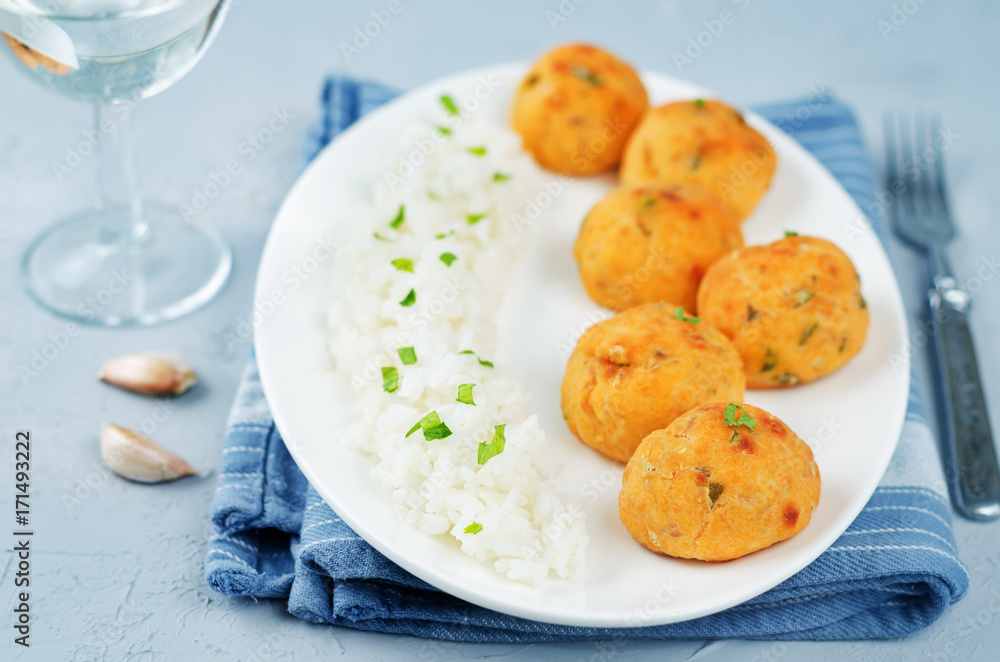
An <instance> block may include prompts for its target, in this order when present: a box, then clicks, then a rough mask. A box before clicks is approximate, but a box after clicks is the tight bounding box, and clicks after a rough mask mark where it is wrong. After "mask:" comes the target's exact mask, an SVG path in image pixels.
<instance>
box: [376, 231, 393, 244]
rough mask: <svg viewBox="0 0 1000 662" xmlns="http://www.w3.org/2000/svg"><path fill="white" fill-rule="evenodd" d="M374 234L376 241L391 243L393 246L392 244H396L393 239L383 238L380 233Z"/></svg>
mask: <svg viewBox="0 0 1000 662" xmlns="http://www.w3.org/2000/svg"><path fill="white" fill-rule="evenodd" d="M372 234H373V235H375V238H376V239H378V240H379V241H387V242H389V243H390V244H391V243H394V242H393V241H392V239H389V238H388V237H383V236H382V235H380V234H379V233H378V232H373V233H372Z"/></svg>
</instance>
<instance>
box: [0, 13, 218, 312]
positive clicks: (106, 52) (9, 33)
mask: <svg viewBox="0 0 1000 662" xmlns="http://www.w3.org/2000/svg"><path fill="white" fill-rule="evenodd" d="M228 1H229V0H221V1H220V0H0V37H2V39H0V50H3V51H6V52H7V53H8V55H10V56H11V57H12V59H13V61H14V63H15V64H16V66H17V68H19V69H21V70H22V71H25V72H27V73H29V74H30V75H31V76H32V77H33V78H34V79H35V80H37V81H38V82H40V83H41V84H42V85H44V86H45V87H48V88H50V89H52V90H55V91H57V92H60V93H62V94H65V95H66V96H69V97H71V98H74V99H78V100H80V101H87V102H92V103H95V104H96V113H95V126H94V129H93V131H92V132H88V133H87V137H86V140H84V141H82V142H80V143H78V144H76V145H75V146H74V150H73V153H74V154H75V155H76V156H77V157H79V158H78V159H77V160H78V161H82V160H83V158H85V157H87V156H88V155H89V153H90V152H91V151H93V152H94V153H96V154H97V155H98V156H97V158H98V170H99V176H98V179H99V189H100V200H101V202H100V204H99V205H98V206H97V207H96V208H94V209H88V210H86V211H83V212H80V213H78V214H75V215H73V216H71V217H69V218H66V219H63V220H61V221H59V222H57V223H55V224H53V225H52V226H50V227H49V228H47V229H46V230H45V231H44V232H42V234H41V235H39V236H38V237H36V238H35V239H34V241H33V242H32V243H31V245H30V246H29V248H28V250H27V253H26V254H25V256H24V259H23V262H22V265H21V276H22V280H23V282H24V285H25V289H26V290H27V291H28V293H29V294H30V295H31V296H32V297H33V298H34V299H35V300H36V301H37V302H38V303H40V304H41V305H42V306H44V307H45V308H47V309H49V310H51V311H52V312H54V313H57V314H59V315H62V316H64V317H68V318H71V319H74V320H78V321H83V322H87V323H91V324H99V325H104V326H120V325H126V324H155V323H158V322H162V321H164V320H169V319H174V318H176V317H179V316H181V315H184V314H186V313H189V312H191V311H193V310H195V309H197V308H199V307H200V306H202V305H203V304H205V303H206V302H207V301H209V300H210V299H211V298H212V297H213V296H214V295H215V294H216V293H217V292H218V291H219V289H220V288H221V287H222V286H223V285H224V284H225V282H226V279H227V278H228V276H229V272H230V268H231V266H232V251H231V250H230V248H229V245H228V243H227V242H226V241H225V239H224V238H223V237H222V235H221V234H220V233H219V232H218V231H217V230H216V229H214V228H212V227H211V226H209V225H206V224H204V223H202V222H199V221H198V220H197V218H184V216H185V214H182V211H181V210H182V209H183V208H182V207H181V206H178V205H167V204H163V203H155V202H148V201H144V200H143V197H142V195H141V192H140V189H139V183H138V181H137V178H136V170H135V166H134V160H133V139H132V136H133V132H132V110H133V109H134V107H135V104H136V102H137V101H138V100H140V99H143V98H146V97H148V96H151V95H153V94H156V93H157V92H159V91H160V90H163V89H165V88H167V87H168V86H170V85H171V84H172V83H173V82H174V81H176V80H178V79H179V78H180V77H181V76H183V75H184V74H185V73H187V72H188V70H190V69H191V67H193V66H194V64H195V63H196V62H197V61H198V59H199V58H200V56H201V54H202V53H204V51H205V49H206V48H207V47H208V45H209V44H210V43H211V41H212V39H213V38H214V37H215V34H216V33H217V32H218V29H219V27H220V26H221V24H222V19H223V17H224V15H225V13H226V9H227V6H228ZM70 160H71V157H67V162H69V161H70ZM60 165H61V166H63V167H64V168H65V169H66V170H67V171H69V170H70V168H71V167H73V164H71V163H61V164H56V165H55V166H54V167H55V169H56V170H57V171H58V170H59V166H60ZM76 165H78V163H77V164H76ZM59 174H60V173H59V172H56V175H57V176H59Z"/></svg>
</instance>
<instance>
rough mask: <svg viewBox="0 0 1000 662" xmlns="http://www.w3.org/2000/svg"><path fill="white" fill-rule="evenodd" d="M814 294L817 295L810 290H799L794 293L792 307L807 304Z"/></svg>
mask: <svg viewBox="0 0 1000 662" xmlns="http://www.w3.org/2000/svg"><path fill="white" fill-rule="evenodd" d="M814 296H816V295H815V294H813V293H812V292H810V291H808V290H799V291H798V292H796V293H795V294H793V295H792V308H798V307H799V306H804V305H806V303H807V302H808V301H809V299H812V298H813V297H814Z"/></svg>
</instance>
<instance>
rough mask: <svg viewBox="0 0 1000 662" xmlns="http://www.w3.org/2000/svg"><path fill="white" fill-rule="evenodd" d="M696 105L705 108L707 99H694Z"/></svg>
mask: <svg viewBox="0 0 1000 662" xmlns="http://www.w3.org/2000/svg"><path fill="white" fill-rule="evenodd" d="M694 105H696V106H698V107H699V108H704V107H705V100H704V99H695V100H694Z"/></svg>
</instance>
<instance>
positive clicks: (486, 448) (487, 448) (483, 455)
mask: <svg viewBox="0 0 1000 662" xmlns="http://www.w3.org/2000/svg"><path fill="white" fill-rule="evenodd" d="M506 427H507V424H506V423H505V424H503V425H497V426H496V427H495V428H494V430H493V439H492V441H490V443H488V444H487V443H486V442H481V443H480V444H479V458H478V459H479V464H486V462H487V461H488V460H489V459H490V458H491V457H495V456H497V455H499V454H500V453H503V447H504V445H505V444H506V443H507V438H506V437H505V436H504V434H503V431H504V428H506Z"/></svg>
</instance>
